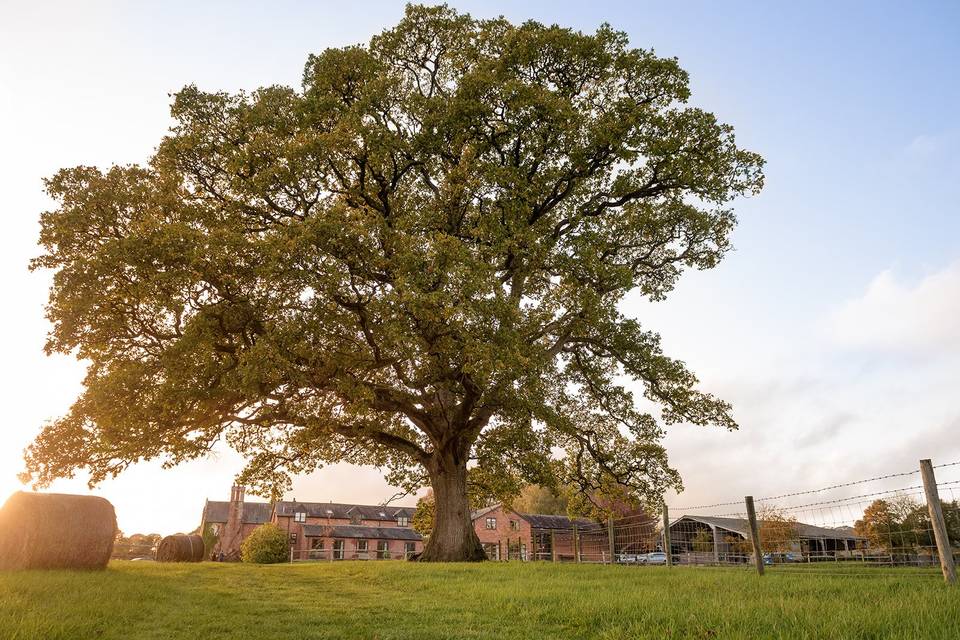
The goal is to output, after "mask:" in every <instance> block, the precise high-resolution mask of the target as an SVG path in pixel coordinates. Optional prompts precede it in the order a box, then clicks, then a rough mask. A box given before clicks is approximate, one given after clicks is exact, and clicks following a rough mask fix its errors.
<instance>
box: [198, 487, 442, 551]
mask: <svg viewBox="0 0 960 640" xmlns="http://www.w3.org/2000/svg"><path fill="white" fill-rule="evenodd" d="M413 513H414V508H413V507H395V506H390V507H385V506H371V505H359V504H342V503H335V502H298V501H295V500H294V501H281V502H277V503H273V504H270V503H266V502H248V501H246V500H244V491H243V487H233V488H232V489H231V494H230V501H229V502H215V501H211V500H208V501H207V502H206V504H205V505H204V508H203V515H202V518H201V524H200V528H201V531H207V530H208V529H209V531H210V532H211V533H213V534H214V535H216V536H217V538H218V541H217V544H216V545H215V546H214V549H213V553H214V554H215V555H219V554H220V553H221V552H222V553H223V555H224V558H225V559H230V560H234V559H237V558H239V550H240V543H241V542H243V540H244V539H246V537H247V536H248V535H250V533H251V532H252V531H253V530H254V529H256V528H257V527H258V526H260V525H261V524H264V523H267V522H271V523H273V524H276V525H277V526H279V527H280V528H281V529H283V530H284V531H286V532H287V534H288V536H289V540H290V549H291V551H292V552H293V558H294V559H296V560H307V559H314V560H376V559H383V560H385V559H390V558H406V557H409V556H410V555H412V554H414V553H419V552H420V551H422V550H423V538H422V537H421V536H420V534H418V533H417V532H416V531H414V530H413V529H412V528H411V526H410V521H411V519H412V518H413Z"/></svg>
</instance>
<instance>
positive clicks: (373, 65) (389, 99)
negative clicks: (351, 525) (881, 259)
mask: <svg viewBox="0 0 960 640" xmlns="http://www.w3.org/2000/svg"><path fill="white" fill-rule="evenodd" d="M687 80H688V79H687V75H686V73H685V72H684V71H683V70H682V69H681V68H680V67H679V65H678V63H677V61H676V60H673V59H664V58H658V57H657V56H655V55H654V54H653V53H652V52H649V51H645V50H640V49H630V48H629V47H628V43H627V39H626V36H625V35H624V34H622V33H620V32H617V31H614V30H613V29H611V28H610V27H609V26H604V27H602V28H601V29H600V30H598V31H597V32H596V33H595V34H583V33H579V32H574V31H571V30H569V29H564V28H561V27H558V26H549V27H548V26H545V25H541V24H538V23H535V22H527V23H524V24H522V25H512V24H510V23H508V22H507V21H505V20H503V19H498V20H489V21H483V20H475V19H473V18H471V17H470V16H468V15H463V14H459V13H457V12H455V11H453V10H452V9H449V8H447V7H421V6H410V7H408V9H407V13H406V16H405V17H404V19H403V20H402V21H401V22H400V23H399V24H398V25H397V26H396V27H394V28H393V29H390V30H387V31H385V32H384V33H382V34H380V35H378V36H376V37H375V38H373V39H372V40H371V43H370V45H369V46H366V47H349V48H345V49H328V50H326V51H324V52H322V53H320V54H318V55H315V56H311V57H310V58H309V60H308V62H307V65H306V69H305V72H304V82H303V88H302V90H294V89H291V88H287V87H267V88H263V89H259V90H257V91H254V92H252V93H240V94H236V95H233V94H227V93H206V92H203V91H201V90H200V89H198V88H197V87H194V86H189V87H186V88H184V89H183V90H182V91H181V92H180V93H178V94H177V95H176V97H175V99H174V103H173V107H172V115H173V117H174V119H175V121H176V124H175V126H174V127H173V128H172V130H171V132H170V134H169V135H168V136H167V137H166V138H164V140H163V141H162V142H161V144H160V146H159V148H158V151H157V153H156V155H155V157H154V158H153V159H152V161H151V163H150V165H149V166H148V167H114V168H112V169H110V170H108V171H105V172H104V171H100V170H98V169H94V168H87V167H78V168H75V169H65V170H63V171H61V172H59V173H58V174H57V175H56V176H54V177H53V178H51V179H50V180H49V181H48V189H49V192H50V194H51V195H52V196H53V197H54V199H55V200H56V201H57V202H58V208H57V209H56V210H55V211H51V212H48V213H45V214H43V216H42V218H41V224H42V231H41V238H40V242H41V245H42V246H43V253H42V255H41V256H39V257H38V258H37V259H36V260H35V261H34V262H33V267H34V268H46V269H52V270H54V271H55V276H54V285H53V288H52V290H51V297H50V304H49V306H48V315H49V317H50V319H51V321H52V322H53V329H52V331H51V334H50V339H49V342H48V345H47V349H48V351H58V352H64V353H76V354H77V355H78V356H79V357H81V358H85V359H87V360H88V361H89V363H90V375H89V376H88V378H87V380H86V389H85V392H84V394H83V395H82V396H81V398H80V399H78V401H77V403H76V404H75V405H74V407H73V409H72V411H71V413H70V414H69V415H68V416H66V417H64V418H62V419H61V420H59V421H57V422H55V423H53V424H51V425H49V426H47V427H46V428H45V429H44V431H43V432H42V434H41V435H40V437H39V438H38V439H37V441H36V443H34V445H32V446H31V448H30V449H29V450H28V452H27V472H28V475H29V476H30V477H32V478H33V479H34V481H35V482H37V483H38V484H45V483H49V482H50V481H51V480H52V479H53V478H55V477H58V476H62V475H68V474H70V473H73V471H74V470H75V469H77V468H80V467H85V468H88V469H90V470H91V471H92V479H93V481H94V482H96V481H98V480H100V479H102V478H103V477H105V476H107V475H110V474H112V473H116V472H118V471H119V470H121V469H122V468H123V467H124V466H126V465H127V464H129V463H131V462H133V461H136V460H138V459H141V458H152V457H158V456H159V457H162V458H164V459H165V460H167V461H169V462H171V463H175V462H177V461H180V460H183V459H186V458H190V457H194V456H199V455H203V454H204V453H205V452H206V451H208V450H209V448H210V447H211V446H213V445H214V444H215V443H216V442H217V441H218V440H219V439H222V438H226V440H227V441H228V442H229V443H230V444H231V445H232V446H234V447H235V448H237V449H238V450H239V451H241V452H243V453H244V454H246V455H247V456H248V458H249V459H250V466H249V468H248V469H247V471H246V472H245V473H244V480H245V481H247V482H249V483H251V484H252V485H254V486H255V487H256V488H257V489H258V490H259V491H260V492H262V493H273V494H276V493H278V492H279V491H281V490H282V488H283V487H284V486H285V484H286V482H287V481H288V480H287V478H288V474H289V473H303V472H307V471H310V470H312V469H314V468H316V467H317V466H319V465H322V464H325V463H328V462H335V461H339V460H349V461H353V462H366V463H370V464H375V465H378V466H381V467H383V468H384V469H385V470H387V472H388V473H389V474H390V477H391V478H394V479H396V480H397V481H398V482H402V483H403V484H404V486H408V487H414V486H415V485H417V484H418V483H422V482H423V481H424V478H425V477H426V475H427V471H428V470H429V469H430V468H431V465H433V464H434V463H435V462H436V461H437V460H439V459H441V458H442V459H443V460H448V461H449V460H453V461H455V462H456V464H458V465H466V464H467V462H468V461H469V460H473V461H474V464H475V467H474V469H473V470H472V472H471V476H472V478H473V479H474V480H475V481H476V482H481V481H482V482H484V483H487V484H499V485H500V488H499V489H497V490H496V491H500V492H502V493H509V492H510V491H512V490H513V489H511V488H510V487H514V488H517V487H519V486H522V485H523V484H525V483H526V482H531V481H532V482H538V483H541V484H544V485H546V486H556V485H557V483H558V482H560V483H562V484H568V483H574V484H576V485H577V486H580V487H581V488H582V490H584V491H595V490H597V489H599V488H601V487H607V488H608V489H609V488H610V487H611V486H612V485H611V483H612V484H613V485H616V486H617V487H619V489H617V491H627V492H633V495H634V497H637V496H642V497H644V498H645V499H648V500H652V499H653V498H654V496H655V495H657V494H658V493H659V492H662V491H663V490H664V489H665V488H667V487H669V486H676V485H677V484H678V483H679V478H678V477H677V475H676V473H675V472H673V471H672V470H671V469H670V468H669V467H668V464H667V459H666V454H665V453H664V451H663V449H662V447H660V445H659V444H658V441H659V439H660V438H661V436H662V426H661V424H662V423H666V424H669V423H672V422H678V421H687V422H693V423H696V424H716V425H720V426H723V427H727V428H734V427H735V423H734V421H733V419H732V417H731V416H730V407H729V405H727V404H726V403H724V402H722V401H720V400H718V399H716V398H713V397H712V396H710V395H708V394H704V393H702V392H700V391H697V390H696V384H697V380H696V378H695V377H694V375H693V374H692V373H691V372H689V371H688V370H687V369H686V368H685V367H684V366H683V364H682V363H679V362H676V361H674V360H671V359H669V358H667V357H666V356H665V355H664V354H663V353H662V352H661V350H660V345H659V338H658V337H657V336H656V334H654V333H651V332H649V331H647V330H644V329H642V328H641V326H640V325H639V324H638V323H637V322H636V321H635V320H632V319H628V318H625V317H624V316H622V315H621V314H619V313H618V312H617V311H616V308H617V304H618V303H619V301H620V300H621V299H622V298H623V297H624V296H625V295H626V294H627V293H628V292H630V291H633V290H639V292H640V293H641V294H643V295H645V296H647V297H649V298H651V299H661V298H663V297H665V296H666V295H668V294H669V292H670V291H671V290H672V288H673V286H674V285H675V283H676V281H677V279H678V278H679V277H680V275H681V274H682V272H683V270H684V269H686V268H697V269H707V268H711V267H713V266H715V265H716V264H717V263H718V262H719V260H720V259H721V258H722V257H723V255H724V254H725V253H726V252H727V251H728V250H729V249H730V246H731V243H730V233H731V231H732V229H733V226H734V223H735V218H734V215H733V213H732V210H731V209H730V207H729V203H730V201H731V200H732V199H734V198H735V197H737V196H740V195H746V194H751V193H755V192H756V191H758V190H759V189H760V188H761V186H762V182H763V176H762V165H763V161H762V159H761V158H760V157H759V156H757V155H756V154H754V153H751V152H748V151H744V150H742V149H740V148H738V147H737V146H736V143H735V139H734V136H733V131H732V128H730V127H729V126H728V125H724V124H722V123H719V122H718V121H717V120H716V118H715V117H714V116H713V115H712V114H710V113H707V112H705V111H702V110H700V109H693V108H688V107H686V106H684V103H685V101H686V100H687V98H688V97H689V89H688V86H687ZM626 379H632V380H633V381H635V382H637V383H638V384H639V386H640V387H641V388H642V389H643V393H644V395H645V396H646V398H647V399H648V400H650V401H652V402H653V403H654V404H655V405H658V406H659V407H660V409H659V410H657V411H654V412H642V411H640V410H639V409H637V408H636V403H635V402H634V398H633V396H632V394H631V392H630V391H628V389H627V387H626V386H625V384H626V382H625V381H626ZM561 452H562V453H561Z"/></svg>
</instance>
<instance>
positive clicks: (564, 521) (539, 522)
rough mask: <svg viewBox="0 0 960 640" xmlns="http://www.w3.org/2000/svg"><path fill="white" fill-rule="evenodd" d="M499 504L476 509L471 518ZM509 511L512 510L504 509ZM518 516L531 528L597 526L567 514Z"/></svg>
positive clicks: (589, 521) (482, 514)
mask: <svg viewBox="0 0 960 640" xmlns="http://www.w3.org/2000/svg"><path fill="white" fill-rule="evenodd" d="M501 506H503V505H501V504H493V505H490V506H488V507H483V508H482V509H477V510H476V511H474V512H473V513H472V514H470V517H471V519H473V520H476V519H478V518H482V517H484V516H486V515H487V514H488V513H490V512H492V511H496V510H497V509H499V508H500V507H501ZM505 511H507V512H509V513H513V512H512V511H509V510H505ZM517 515H518V516H519V517H521V518H523V519H524V520H526V521H527V522H529V523H530V526H531V527H532V528H533V529H562V530H567V529H573V525H577V528H578V529H590V528H594V527H599V526H600V525H598V524H597V523H596V522H594V521H593V520H587V519H585V518H569V517H567V516H554V515H545V514H541V513H518V514H517Z"/></svg>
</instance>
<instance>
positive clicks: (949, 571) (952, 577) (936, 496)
mask: <svg viewBox="0 0 960 640" xmlns="http://www.w3.org/2000/svg"><path fill="white" fill-rule="evenodd" d="M920 475H922V476H923V491H924V493H925V494H926V495H927V510H928V511H929V512H930V524H931V525H932V526H933V537H934V538H936V541H937V555H939V556H940V569H941V570H942V571H943V579H944V581H945V582H946V583H947V584H956V583H957V568H956V567H955V566H954V563H953V547H951V546H950V537H949V536H948V535H947V524H946V523H945V522H944V520H943V507H942V505H941V504H940V492H939V491H937V478H936V476H935V475H934V474H933V463H932V462H930V460H921V461H920Z"/></svg>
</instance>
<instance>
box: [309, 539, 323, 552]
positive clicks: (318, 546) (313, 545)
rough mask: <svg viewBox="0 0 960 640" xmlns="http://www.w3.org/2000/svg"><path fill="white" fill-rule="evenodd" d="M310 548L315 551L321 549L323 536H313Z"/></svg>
mask: <svg viewBox="0 0 960 640" xmlns="http://www.w3.org/2000/svg"><path fill="white" fill-rule="evenodd" d="M310 548H311V549H316V550H317V551H323V538H313V539H312V540H311V541H310Z"/></svg>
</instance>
